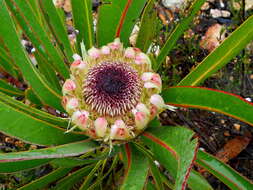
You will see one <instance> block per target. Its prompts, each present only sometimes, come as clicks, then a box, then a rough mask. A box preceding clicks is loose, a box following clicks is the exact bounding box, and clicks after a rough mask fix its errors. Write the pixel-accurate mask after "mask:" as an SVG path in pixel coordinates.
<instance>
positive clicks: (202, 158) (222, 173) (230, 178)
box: [196, 151, 253, 190]
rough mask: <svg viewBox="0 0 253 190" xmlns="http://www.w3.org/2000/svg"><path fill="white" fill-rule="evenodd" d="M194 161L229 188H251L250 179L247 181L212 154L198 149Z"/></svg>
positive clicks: (234, 189)
mask: <svg viewBox="0 0 253 190" xmlns="http://www.w3.org/2000/svg"><path fill="white" fill-rule="evenodd" d="M196 163H197V164H198V165H200V166H202V167H203V168H205V169H206V170H207V171H209V172H210V173H212V174H213V175H214V176H216V177H217V178H218V179H219V180H221V181H222V182H223V183H224V184H226V185H227V186H228V187H229V188H230V189H233V190H241V189H253V183H252V181H249V180H248V179H246V178H245V177H243V176H241V175H240V174H239V173H238V172H236V171H235V170H233V169H232V168H231V167H230V166H228V165H227V164H225V163H223V162H221V161H220V160H218V159H217V158H215V157H214V156H212V155H210V154H208V153H205V152H203V151H199V152H198V155H197V159H196Z"/></svg>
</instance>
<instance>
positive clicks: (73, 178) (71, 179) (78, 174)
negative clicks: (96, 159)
mask: <svg viewBox="0 0 253 190" xmlns="http://www.w3.org/2000/svg"><path fill="white" fill-rule="evenodd" d="M93 167H94V165H89V166H85V167H83V168H81V169H79V170H77V171H75V172H73V173H71V174H70V175H68V176H66V177H64V178H63V179H61V180H60V181H59V182H58V183H57V184H56V186H55V188H53V189H54V190H62V189H64V190H70V189H71V188H72V186H73V185H74V184H75V183H77V182H78V181H80V180H82V178H83V177H84V176H87V175H88V174H89V173H90V171H91V170H92V168H93Z"/></svg>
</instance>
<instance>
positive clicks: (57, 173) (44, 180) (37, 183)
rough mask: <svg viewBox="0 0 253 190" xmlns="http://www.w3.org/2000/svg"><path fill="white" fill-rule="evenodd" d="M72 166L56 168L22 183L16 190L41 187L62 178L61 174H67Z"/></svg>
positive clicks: (31, 189)
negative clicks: (29, 181)
mask: <svg viewBox="0 0 253 190" xmlns="http://www.w3.org/2000/svg"><path fill="white" fill-rule="evenodd" d="M71 169H72V168H58V169H56V170H54V171H52V172H51V173H49V174H47V175H45V176H43V177H41V178H39V179H37V180H34V181H32V182H31V183H28V184H26V185H24V186H23V187H21V188H19V189H18V190H34V189H42V188H44V187H46V186H47V185H48V184H50V183H52V182H54V181H56V180H58V179H60V178H62V177H63V176H65V175H67V174H68V173H69V172H70V171H71Z"/></svg>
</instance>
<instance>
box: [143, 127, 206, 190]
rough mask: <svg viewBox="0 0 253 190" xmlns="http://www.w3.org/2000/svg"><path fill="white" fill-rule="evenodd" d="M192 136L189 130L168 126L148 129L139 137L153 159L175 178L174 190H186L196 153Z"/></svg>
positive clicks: (195, 145)
mask: <svg viewBox="0 0 253 190" xmlns="http://www.w3.org/2000/svg"><path fill="white" fill-rule="evenodd" d="M192 136H193V132H192V131H190V130H187V129H184V128H181V127H168V126H166V127H161V126H160V127H159V126H154V127H150V128H149V129H148V131H147V132H145V133H144V134H143V135H142V136H141V139H142V141H144V142H145V144H146V145H147V146H148V147H149V148H150V149H151V150H152V152H153V153H154V158H155V159H157V160H158V161H159V162H160V163H161V164H162V165H163V166H164V167H165V168H166V169H167V170H168V171H169V172H170V174H171V175H172V176H173V177H174V178H175V187H174V190H184V189H185V188H186V184H187V180H188V178H189V176H190V170H191V168H192V166H193V162H194V160H195V158H196V153H197V152H196V151H197V139H194V140H191V138H192ZM178 139H180V140H178ZM191 178H192V177H191ZM191 180H192V179H191ZM207 187H208V186H207ZM205 189H208V188H205Z"/></svg>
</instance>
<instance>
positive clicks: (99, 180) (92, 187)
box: [87, 156, 118, 190]
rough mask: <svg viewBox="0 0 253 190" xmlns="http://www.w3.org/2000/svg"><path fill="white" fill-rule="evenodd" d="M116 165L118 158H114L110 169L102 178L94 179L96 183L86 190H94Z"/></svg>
mask: <svg viewBox="0 0 253 190" xmlns="http://www.w3.org/2000/svg"><path fill="white" fill-rule="evenodd" d="M117 163H118V156H115V157H114V159H113V162H112V164H111V165H110V169H109V170H108V171H107V172H106V173H105V174H104V175H103V177H100V178H98V179H96V182H95V183H93V184H92V185H91V186H90V187H89V188H88V189H87V190H92V189H95V188H96V187H97V186H98V185H99V184H101V183H102V181H103V180H104V179H105V178H106V177H107V176H108V175H109V174H110V173H111V172H112V170H113V169H115V167H116V165H117Z"/></svg>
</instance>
